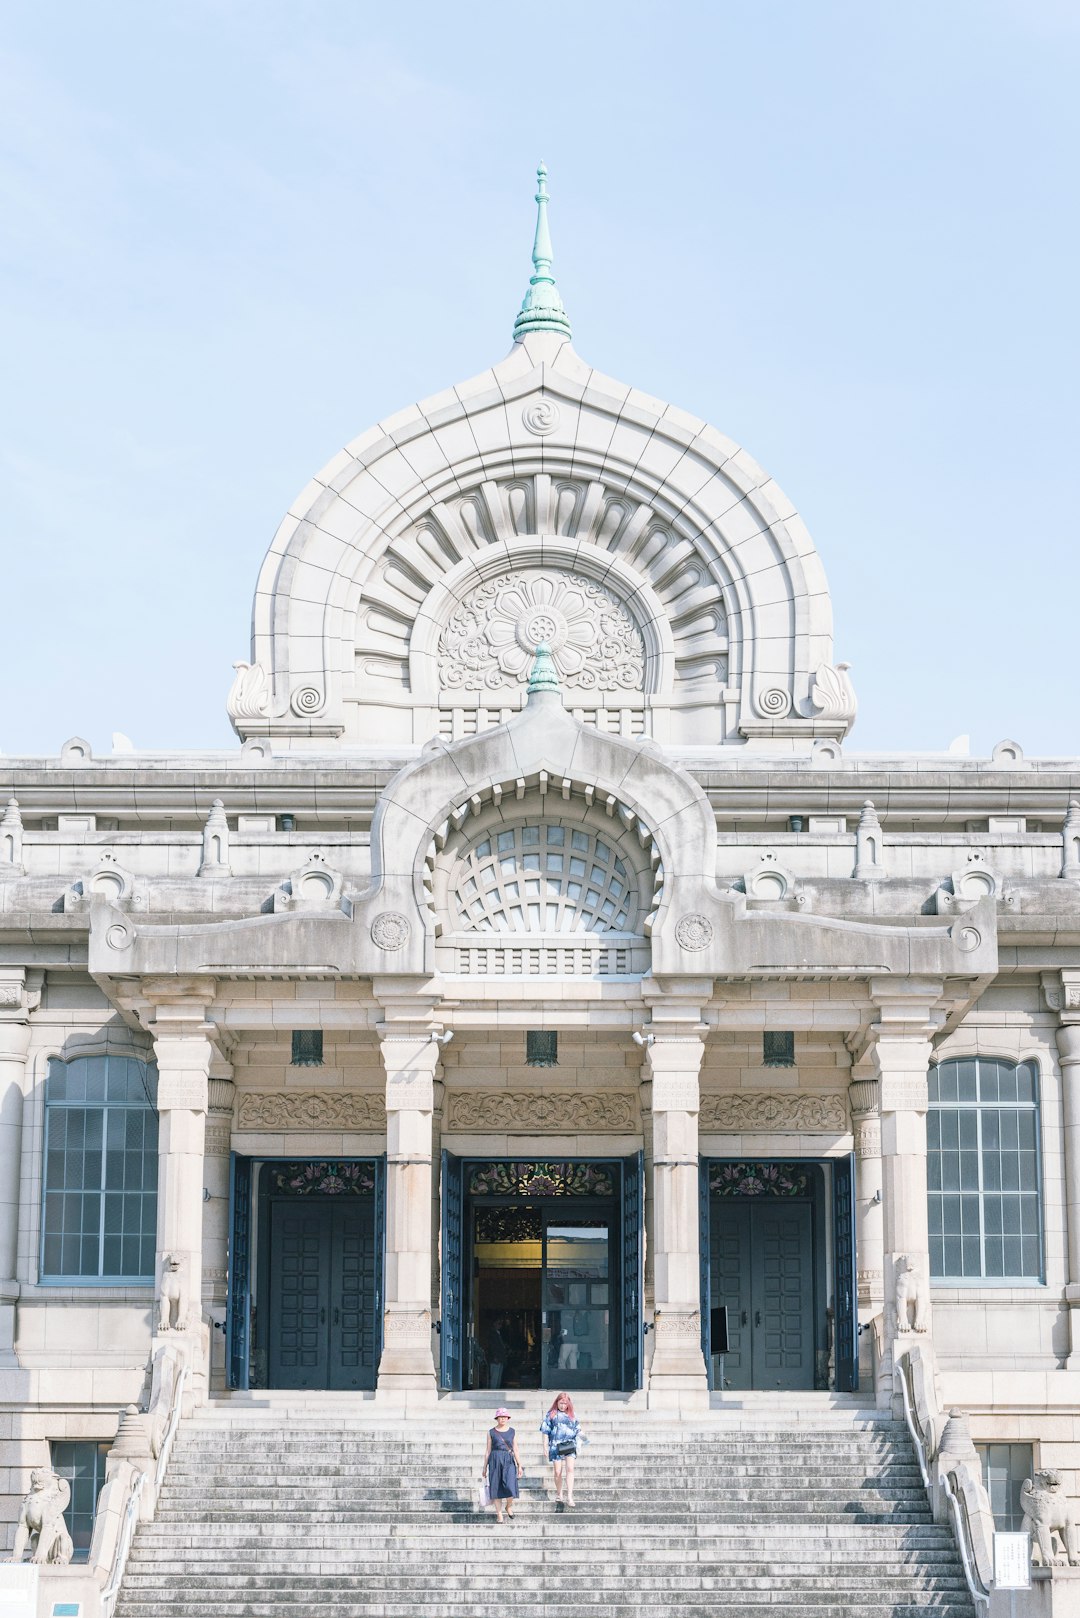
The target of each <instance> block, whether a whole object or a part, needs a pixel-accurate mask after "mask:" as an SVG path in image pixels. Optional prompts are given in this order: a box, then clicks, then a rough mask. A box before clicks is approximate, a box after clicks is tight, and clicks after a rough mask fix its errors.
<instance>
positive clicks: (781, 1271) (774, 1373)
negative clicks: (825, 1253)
mask: <svg viewBox="0 0 1080 1618" xmlns="http://www.w3.org/2000/svg"><path fill="white" fill-rule="evenodd" d="M752 1246H753V1263H752V1269H753V1278H754V1279H753V1286H754V1350H753V1385H754V1387H756V1388H812V1387H813V1385H814V1309H813V1268H812V1259H813V1254H812V1242H811V1211H810V1209H809V1207H807V1206H805V1205H799V1206H795V1207H778V1206H776V1205H775V1204H772V1205H769V1204H765V1203H760V1204H758V1205H756V1206H755V1207H754V1209H753V1235H752Z"/></svg>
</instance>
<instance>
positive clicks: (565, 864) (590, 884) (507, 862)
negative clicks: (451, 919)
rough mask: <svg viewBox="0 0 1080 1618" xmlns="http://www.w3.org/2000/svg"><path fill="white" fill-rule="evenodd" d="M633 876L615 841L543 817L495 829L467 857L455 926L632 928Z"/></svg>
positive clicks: (460, 873)
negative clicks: (539, 820) (528, 823)
mask: <svg viewBox="0 0 1080 1618" xmlns="http://www.w3.org/2000/svg"><path fill="white" fill-rule="evenodd" d="M636 899H637V895H636V893H635V890H634V876H633V872H632V871H631V870H630V868H629V866H628V865H627V864H626V863H625V861H624V860H623V859H622V858H621V857H620V856H619V854H618V852H617V850H616V849H615V847H614V845H613V844H612V843H609V842H606V841H605V840H604V839H603V838H602V837H599V836H596V835H594V834H593V833H592V832H590V831H586V830H582V829H581V828H580V827H575V826H563V825H560V824H558V823H557V822H554V821H545V822H543V823H542V824H541V825H536V826H512V827H507V828H506V829H505V830H499V831H493V832H491V833H490V834H489V835H488V836H487V837H484V838H482V839H481V841H480V842H478V843H475V844H474V845H473V847H472V848H470V849H469V850H468V852H467V853H466V854H465V855H464V856H463V858H462V860H461V862H460V864H459V866H458V869H457V873H456V881H455V884H454V889H453V901H454V908H455V909H456V911H457V926H458V927H459V928H460V929H462V930H464V931H469V932H482V933H527V932H544V933H612V932H629V931H631V930H632V928H633V923H634V919H635V912H636V908H637V906H636Z"/></svg>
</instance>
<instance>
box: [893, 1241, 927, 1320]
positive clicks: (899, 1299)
mask: <svg viewBox="0 0 1080 1618" xmlns="http://www.w3.org/2000/svg"><path fill="white" fill-rule="evenodd" d="M895 1298H896V1329H897V1331H898V1332H909V1331H926V1329H927V1327H928V1326H929V1324H930V1288H929V1287H928V1286H927V1284H926V1278H925V1276H924V1275H923V1273H922V1271H921V1270H920V1269H919V1266H918V1265H917V1264H916V1262H915V1260H914V1259H913V1258H912V1257H911V1255H910V1254H909V1253H901V1254H900V1256H899V1258H898V1259H897V1260H896V1291H895Z"/></svg>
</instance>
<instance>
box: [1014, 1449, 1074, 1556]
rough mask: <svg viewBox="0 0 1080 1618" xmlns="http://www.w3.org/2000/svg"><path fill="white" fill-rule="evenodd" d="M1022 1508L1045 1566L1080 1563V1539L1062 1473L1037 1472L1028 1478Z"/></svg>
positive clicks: (1021, 1500)
mask: <svg viewBox="0 0 1080 1618" xmlns="http://www.w3.org/2000/svg"><path fill="white" fill-rule="evenodd" d="M1020 1505H1021V1507H1022V1509H1023V1513H1024V1516H1025V1518H1026V1519H1027V1523H1026V1526H1027V1527H1028V1529H1029V1530H1030V1532H1031V1537H1032V1539H1033V1540H1034V1541H1035V1543H1036V1545H1037V1546H1038V1547H1039V1560H1040V1562H1041V1563H1042V1565H1043V1567H1054V1566H1059V1567H1061V1566H1064V1565H1065V1564H1066V1563H1068V1565H1069V1567H1076V1566H1077V1565H1078V1564H1080V1536H1078V1535H1077V1532H1076V1523H1075V1522H1074V1521H1073V1514H1072V1506H1071V1504H1070V1502H1069V1497H1068V1495H1067V1494H1066V1493H1065V1488H1064V1485H1063V1484H1062V1481H1061V1473H1060V1472H1051V1471H1049V1470H1043V1471H1041V1472H1036V1474H1035V1477H1034V1480H1032V1479H1031V1478H1025V1479H1024V1483H1023V1487H1022V1488H1021V1490H1020ZM1055 1541H1056V1545H1055Z"/></svg>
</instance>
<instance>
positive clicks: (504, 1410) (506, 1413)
mask: <svg viewBox="0 0 1080 1618" xmlns="http://www.w3.org/2000/svg"><path fill="white" fill-rule="evenodd" d="M509 1414H510V1412H509V1410H507V1408H506V1406H505V1405H500V1406H499V1408H498V1410H496V1412H495V1420H496V1421H498V1419H499V1417H500V1416H509Z"/></svg>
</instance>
